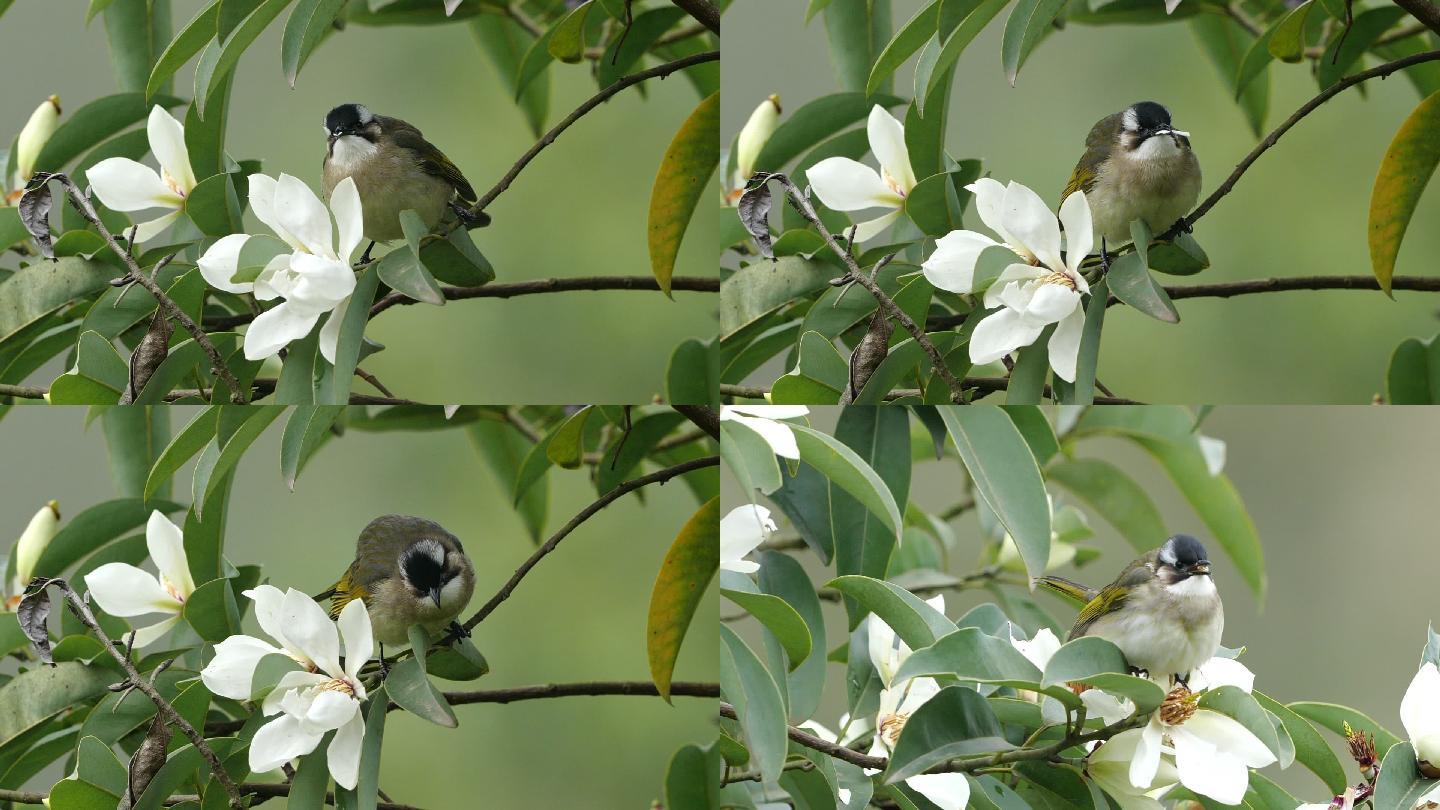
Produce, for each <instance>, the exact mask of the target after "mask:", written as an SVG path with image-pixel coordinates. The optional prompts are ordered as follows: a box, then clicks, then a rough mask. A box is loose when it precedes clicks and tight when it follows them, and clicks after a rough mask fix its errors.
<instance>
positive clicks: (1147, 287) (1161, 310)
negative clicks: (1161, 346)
mask: <svg viewBox="0 0 1440 810" xmlns="http://www.w3.org/2000/svg"><path fill="white" fill-rule="evenodd" d="M1106 280H1107V281H1108V282H1109V286H1110V292H1112V293H1114V294H1115V297H1116V298H1119V299H1120V301H1121V302H1123V303H1125V304H1126V305H1128V306H1130V307H1133V308H1134V309H1136V310H1137V311H1139V312H1142V313H1144V314H1146V315H1149V316H1150V317H1152V318H1154V319H1156V320H1159V321H1164V322H1165V323H1179V322H1180V313H1179V312H1177V311H1176V310H1175V304H1174V303H1173V302H1171V300H1170V296H1169V295H1168V294H1167V293H1166V292H1165V288H1163V287H1161V286H1160V285H1159V284H1157V283H1156V282H1155V279H1154V278H1152V277H1151V276H1150V271H1149V270H1148V269H1146V267H1145V261H1144V258H1143V257H1142V256H1141V255H1140V253H1139V252H1135V253H1127V254H1125V255H1124V256H1121V257H1119V258H1118V259H1115V260H1114V261H1112V262H1110V273H1109V275H1108V276H1106ZM1099 304H1101V302H1098V301H1097V302H1096V304H1092V306H1094V305H1099Z"/></svg>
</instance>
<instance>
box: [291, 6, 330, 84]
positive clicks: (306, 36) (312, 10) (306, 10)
mask: <svg viewBox="0 0 1440 810" xmlns="http://www.w3.org/2000/svg"><path fill="white" fill-rule="evenodd" d="M344 7H345V0H298V1H297V2H296V4H295V10H294V11H292V12H290V19H289V21H288V22H286V23H285V37H284V39H282V40H281V43H280V65H281V68H282V69H283V70H284V71H285V80H286V81H288V82H290V86H291V87H294V86H295V79H296V77H298V76H299V75H300V69H301V68H302V67H304V66H305V62H306V61H307V60H308V59H309V58H310V54H311V53H313V52H314V51H315V48H316V47H317V46H319V45H320V42H321V41H322V40H323V39H324V38H325V36H326V34H328V33H330V32H332V31H334V30H335V27H334V25H333V23H334V22H335V18H336V17H337V16H338V15H339V14H340V11H341V9H343V8H344Z"/></svg>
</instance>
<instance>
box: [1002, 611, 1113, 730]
mask: <svg viewBox="0 0 1440 810" xmlns="http://www.w3.org/2000/svg"><path fill="white" fill-rule="evenodd" d="M1010 646H1012V647H1014V648H1015V649H1016V650H1018V651H1019V652H1020V654H1021V655H1023V656H1025V658H1026V659H1028V660H1029V661H1030V663H1032V664H1034V665H1035V668H1036V669H1038V670H1040V671H1041V672H1044V671H1045V667H1047V666H1049V665H1050V659H1051V658H1054V657H1055V653H1056V652H1058V651H1059V650H1060V639H1059V638H1058V637H1056V635H1055V633H1054V631H1052V630H1050V628H1048V627H1042V628H1041V629H1040V630H1038V631H1036V633H1035V636H1034V637H1033V638H1031V639H1030V640H1028V641H1026V640H1024V639H1020V638H1016V637H1015V634H1014V630H1013V628H1012V630H1011V634H1010ZM1031 694H1032V695H1033V696H1034V698H1043V700H1041V701H1040V713H1041V716H1042V717H1043V718H1044V720H1045V722H1047V723H1052V724H1060V723H1064V722H1065V707H1064V705H1062V704H1061V703H1060V701H1058V700H1056V699H1055V698H1052V697H1050V696H1049V695H1039V694H1034V693H1031ZM1027 697H1030V695H1027ZM1080 702H1081V703H1084V704H1085V711H1086V712H1087V714H1088V715H1089V716H1090V717H1099V718H1101V719H1102V720H1104V721H1105V723H1106V724H1110V723H1118V722H1120V721H1121V720H1124V719H1125V718H1127V717H1129V716H1130V715H1132V714H1134V713H1135V704H1134V703H1133V702H1131V701H1130V700H1128V699H1126V698H1117V697H1115V696H1114V695H1112V694H1110V693H1109V692H1103V691H1101V690H1099V689H1096V688H1095V687H1093V686H1092V687H1090V688H1089V689H1086V690H1085V691H1083V692H1081V693H1080Z"/></svg>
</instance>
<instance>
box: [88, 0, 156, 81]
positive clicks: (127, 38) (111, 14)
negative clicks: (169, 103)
mask: <svg viewBox="0 0 1440 810" xmlns="http://www.w3.org/2000/svg"><path fill="white" fill-rule="evenodd" d="M104 14H105V39H106V42H107V44H108V45H109V46H110V66H111V70H112V72H113V73H114V75H115V81H116V84H118V85H119V88H120V89H121V90H124V91H128V92H138V91H141V90H144V89H145V81H146V79H148V78H149V77H150V66H151V65H152V64H153V63H154V61H155V56H156V55H157V54H158V53H159V52H160V49H161V47H163V46H164V44H165V43H166V42H167V41H168V40H169V38H170V4H169V3H154V2H151V0H113V1H112V2H111V3H110V4H109V5H108V6H107V7H106V8H105V12H104ZM162 89H163V88H162Z"/></svg>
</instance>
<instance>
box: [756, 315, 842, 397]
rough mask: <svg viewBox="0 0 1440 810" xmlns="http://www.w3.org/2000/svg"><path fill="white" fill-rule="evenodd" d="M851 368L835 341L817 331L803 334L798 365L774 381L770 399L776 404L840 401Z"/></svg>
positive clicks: (797, 357) (797, 354) (798, 352)
mask: <svg viewBox="0 0 1440 810" xmlns="http://www.w3.org/2000/svg"><path fill="white" fill-rule="evenodd" d="M848 375H849V370H848V365H847V363H846V362H845V358H844V357H843V356H841V354H840V351H839V350H838V349H836V348H835V345H834V344H833V343H831V342H830V341H829V340H826V339H825V338H824V337H823V336H821V335H819V334H817V333H815V332H806V333H805V334H803V335H801V336H800V345H799V347H798V350H797V351H796V362H795V368H793V369H791V370H790V371H789V372H788V373H786V374H785V375H784V376H782V377H780V378H779V379H777V380H776V381H775V385H774V386H772V387H771V389H770V397H769V399H770V402H771V403H773V404H776V405H798V404H817V403H818V404H825V405H833V404H835V403H837V402H839V401H840V394H841V392H842V391H843V390H844V389H845V385H846V381H847V379H848Z"/></svg>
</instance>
